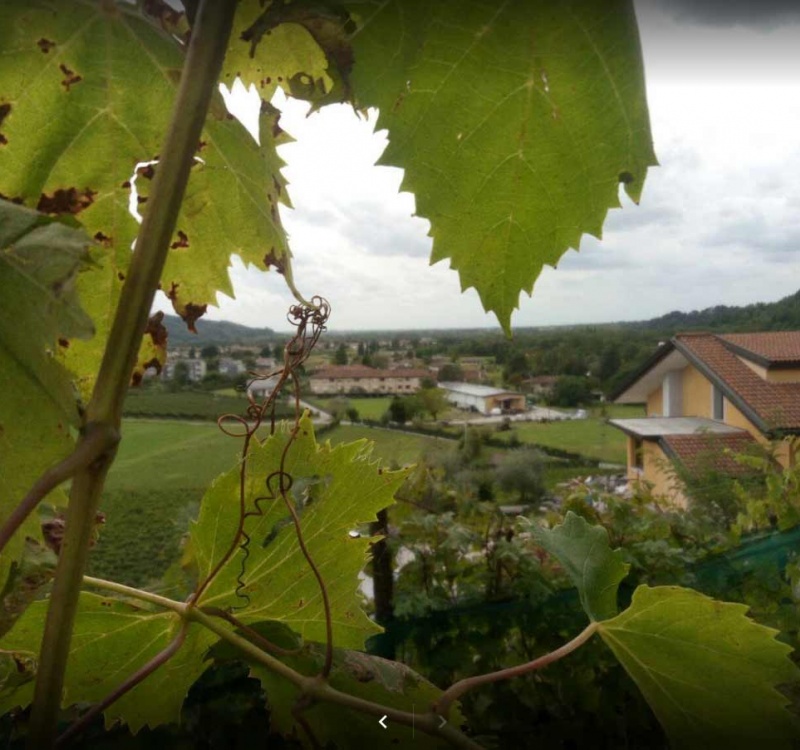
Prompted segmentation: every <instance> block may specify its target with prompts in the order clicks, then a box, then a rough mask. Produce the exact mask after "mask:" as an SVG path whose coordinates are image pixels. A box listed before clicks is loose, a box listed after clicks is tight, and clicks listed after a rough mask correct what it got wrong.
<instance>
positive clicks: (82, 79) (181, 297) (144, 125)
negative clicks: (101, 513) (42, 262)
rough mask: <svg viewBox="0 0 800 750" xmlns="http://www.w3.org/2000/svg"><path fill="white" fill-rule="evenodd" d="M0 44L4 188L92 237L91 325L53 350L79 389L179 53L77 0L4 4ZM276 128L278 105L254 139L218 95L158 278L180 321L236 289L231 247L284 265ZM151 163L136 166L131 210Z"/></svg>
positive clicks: (144, 22) (82, 284)
mask: <svg viewBox="0 0 800 750" xmlns="http://www.w3.org/2000/svg"><path fill="white" fill-rule="evenodd" d="M0 47H2V49H3V50H4V51H5V53H6V55H13V58H14V65H3V66H0V133H2V138H0V194H2V195H6V196H10V197H12V198H14V199H16V200H19V201H21V202H23V203H24V204H26V205H28V206H31V207H33V206H37V207H38V208H39V209H40V210H41V211H43V212H45V213H48V214H52V215H64V214H71V215H76V214H77V215H79V216H80V220H81V222H82V223H83V225H84V226H85V227H86V229H87V231H88V233H89V235H90V236H92V237H94V238H95V239H96V240H97V241H98V244H99V246H100V247H99V248H98V250H97V251H96V252H97V262H98V267H97V268H95V269H93V270H92V271H91V272H89V273H86V274H82V276H81V278H80V279H79V291H80V295H81V300H82V302H83V304H84V307H85V308H86V310H87V311H88V312H89V313H90V315H91V317H92V319H93V320H94V322H95V325H96V328H97V333H98V335H97V336H96V337H95V338H94V339H93V340H92V341H90V342H86V343H84V342H75V343H74V345H72V346H70V348H69V349H68V350H67V351H66V352H64V353H63V354H64V360H65V362H66V363H67V365H68V367H69V368H70V369H71V370H72V371H73V372H74V373H75V374H76V376H77V378H78V382H79V385H80V388H81V392H82V393H83V395H84V396H87V395H88V393H89V392H90V390H91V386H92V382H93V378H94V374H95V372H96V371H97V367H98V364H99V361H100V357H101V355H102V351H103V349H104V347H105V344H106V341H107V338H108V333H109V329H110V325H111V321H112V319H113V312H114V309H115V306H116V303H117V300H118V298H119V292H120V289H121V285H122V282H123V281H124V278H125V274H126V271H127V267H128V264H129V260H130V256H131V245H132V242H133V240H134V238H135V236H136V233H137V224H136V220H135V219H134V218H133V216H132V215H131V214H130V211H129V202H130V199H131V193H132V191H131V187H132V185H131V183H132V178H133V177H134V169H135V167H136V165H137V164H138V163H140V162H147V161H151V160H153V159H154V158H156V157H157V155H158V152H159V149H160V147H161V142H162V138H163V135H164V132H165V131H166V128H167V125H168V122H169V117H170V105H171V103H172V102H173V101H174V99H175V94H176V91H177V83H178V80H179V77H180V71H181V68H182V66H183V62H184V50H183V47H182V46H181V44H180V42H179V41H178V40H176V39H175V38H174V37H173V36H171V35H170V34H169V33H168V32H167V31H165V30H164V29H163V28H161V25H160V23H158V22H155V21H152V20H151V19H148V18H146V17H144V16H142V15H141V14H140V13H139V11H138V10H137V8H136V7H135V6H134V5H131V4H127V3H120V4H114V3H99V2H98V3H90V2H77V1H76V0H73V1H72V2H68V1H65V2H63V3H58V4H56V5H53V4H52V3H49V2H44V0H33V1H29V0H14V1H13V2H4V3H2V4H0ZM281 138H282V131H280V128H279V126H278V125H277V118H276V115H275V113H274V110H269V109H267V111H266V112H265V116H264V120H263V126H262V133H261V146H259V145H258V144H257V143H256V142H255V141H254V140H253V138H252V137H251V136H250V135H249V134H248V133H247V131H246V130H245V128H244V127H243V126H242V125H241V124H240V123H239V122H238V121H236V120H234V119H233V118H232V117H231V116H230V115H229V114H228V113H227V112H226V111H225V109H224V106H223V104H222V101H221V98H220V97H217V98H216V101H215V104H214V106H213V107H212V111H211V113H210V114H209V118H208V121H207V127H206V129H205V131H204V133H203V135H202V138H201V140H200V142H199V143H198V152H197V155H198V159H199V160H198V161H197V164H196V165H195V167H194V168H193V170H192V175H191V177H190V180H189V185H188V188H187V196H186V200H185V201H184V203H183V206H182V208H181V211H180V213H179V216H178V222H177V231H176V235H175V237H174V238H173V241H172V250H171V252H170V253H169V258H168V260H167V264H166V267H165V269H164V274H163V276H162V280H161V284H162V288H163V289H164V291H165V292H167V293H168V294H170V295H171V297H172V298H173V304H174V306H175V308H176V310H178V312H179V313H180V314H182V315H183V316H184V318H185V319H186V320H187V322H188V323H190V324H192V323H193V321H194V320H195V319H196V318H197V317H199V315H201V314H202V313H203V312H204V311H205V306H206V305H207V304H213V303H214V302H215V301H216V293H217V292H218V291H222V292H224V293H228V294H230V293H231V292H232V290H231V286H230V280H229V278H228V267H229V262H230V256H231V254H232V253H237V254H239V255H240V256H241V257H242V259H243V260H244V261H245V262H248V263H255V264H258V265H260V266H261V267H262V268H264V267H265V266H266V263H265V257H267V256H270V254H271V256H272V257H277V258H286V259H287V260H286V262H287V263H288V250H287V247H286V238H285V235H284V232H283V229H282V227H281V225H280V221H279V217H278V213H277V206H278V204H279V203H280V202H281V201H284V202H286V201H287V199H286V195H285V189H284V183H283V179H282V177H281V176H280V172H279V169H280V166H281V162H280V160H279V159H278V157H277V155H276V153H275V145H276V143H279V142H280V140H281ZM200 160H202V161H200ZM152 171H153V170H150V171H149V172H148V171H147V170H146V169H144V170H142V174H140V175H137V176H136V185H137V187H139V188H141V190H140V196H139V198H140V200H142V203H141V204H140V206H139V208H140V210H146V209H147V203H146V199H147V190H146V184H147V179H146V178H147V176H148V175H150V174H152Z"/></svg>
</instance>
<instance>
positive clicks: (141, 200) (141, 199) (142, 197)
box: [136, 195, 147, 206]
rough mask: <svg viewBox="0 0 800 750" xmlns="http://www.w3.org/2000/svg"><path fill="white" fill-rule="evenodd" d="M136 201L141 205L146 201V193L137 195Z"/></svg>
mask: <svg viewBox="0 0 800 750" xmlns="http://www.w3.org/2000/svg"><path fill="white" fill-rule="evenodd" d="M136 202H137V203H138V204H139V205H140V206H141V205H142V203H147V196H146V195H137V196H136Z"/></svg>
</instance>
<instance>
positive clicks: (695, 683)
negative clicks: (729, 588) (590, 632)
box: [599, 586, 800, 749]
mask: <svg viewBox="0 0 800 750" xmlns="http://www.w3.org/2000/svg"><path fill="white" fill-rule="evenodd" d="M747 609H748V608H747V606H746V605H744V604H730V603H724V602H719V601H715V600H714V599H710V598H709V597H707V596H704V595H703V594H699V593H697V592H696V591H692V590H690V589H683V588H680V587H677V586H659V587H656V588H650V587H648V586H639V587H638V588H637V589H636V591H635V592H634V594H633V601H632V603H631V606H630V607H629V608H628V609H626V610H625V611H624V612H622V613H621V614H619V615H617V616H616V617H615V618H613V619H611V620H605V621H603V622H601V623H599V632H600V634H601V636H602V637H603V640H604V641H605V642H606V644H607V645H608V646H609V647H610V648H611V650H612V651H613V652H614V654H615V655H616V657H617V658H618V659H619V660H620V662H621V663H622V665H623V666H624V667H625V669H626V670H627V671H628V673H629V674H630V675H631V677H632V678H633V679H634V680H635V682H636V684H637V685H638V686H639V688H640V689H641V691H642V692H643V693H644V696H645V698H646V699H647V702H648V703H649V704H650V706H651V707H652V709H653V711H654V712H655V714H656V716H657V717H658V719H659V721H660V722H661V724H662V726H663V727H664V729H665V730H666V732H667V734H668V735H669V737H670V739H671V741H672V746H673V747H681V748H683V747H691V748H694V747H696V748H707V747H729V748H743V749H744V748H753V747H769V748H784V747H785V748H789V747H795V746H796V745H795V744H793V740H794V741H796V740H797V739H798V737H800V726H798V723H797V719H796V717H793V716H792V715H791V714H790V713H789V712H788V711H787V709H786V705H787V703H788V700H787V699H786V698H785V697H784V696H783V695H781V694H780V693H779V692H778V691H777V690H776V686H777V685H780V684H782V683H788V682H794V683H797V681H798V679H800V670H798V669H797V667H795V666H794V664H792V662H791V660H790V659H789V654H790V653H791V651H792V649H791V647H790V646H788V645H786V644H785V643H780V642H779V641H776V640H775V636H776V635H777V634H778V631H776V630H772V629H770V628H767V627H764V626H763V625H758V624H757V623H755V622H753V621H752V620H749V619H748V618H747V617H745V612H746V611H747Z"/></svg>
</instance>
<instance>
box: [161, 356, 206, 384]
mask: <svg viewBox="0 0 800 750" xmlns="http://www.w3.org/2000/svg"><path fill="white" fill-rule="evenodd" d="M179 362H183V363H184V364H185V365H186V367H187V369H188V378H189V380H190V381H191V382H192V383H199V382H200V381H201V380H202V379H203V378H204V377H205V376H206V363H205V360H202V359H173V360H170V361H168V362H167V363H166V364H165V365H164V369H163V370H162V371H161V377H163V378H164V380H172V378H174V377H175V365H177V364H178V363H179Z"/></svg>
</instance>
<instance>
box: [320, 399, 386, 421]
mask: <svg viewBox="0 0 800 750" xmlns="http://www.w3.org/2000/svg"><path fill="white" fill-rule="evenodd" d="M338 399H344V400H345V401H347V404H348V406H350V407H352V408H354V409H357V410H358V415H359V416H360V417H361V418H363V419H380V418H381V417H382V416H383V414H384V412H385V411H386V410H387V409H388V408H389V404H390V403H391V402H392V399H391V396H376V397H375V398H363V397H359V396H334V397H332V398H325V397H319V396H312V397H311V398H309V399H306V400H307V401H308V403H310V404H314V406H317V407H318V408H320V409H322V410H323V411H330V409H331V403H332V402H334V401H337V400H338Z"/></svg>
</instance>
